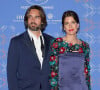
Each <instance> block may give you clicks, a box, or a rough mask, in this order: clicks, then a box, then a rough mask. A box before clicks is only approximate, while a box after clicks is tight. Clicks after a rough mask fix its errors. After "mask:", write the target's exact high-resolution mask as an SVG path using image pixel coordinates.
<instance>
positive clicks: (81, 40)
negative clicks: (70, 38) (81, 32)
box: [61, 37, 83, 46]
mask: <svg viewBox="0 0 100 90" xmlns="http://www.w3.org/2000/svg"><path fill="white" fill-rule="evenodd" d="M61 39H62V42H64V43H66V44H68V45H69V44H70V45H71V46H76V45H79V46H82V45H83V40H82V39H79V40H80V41H81V44H78V43H75V44H72V43H68V42H66V41H64V40H63V38H62V37H61Z"/></svg>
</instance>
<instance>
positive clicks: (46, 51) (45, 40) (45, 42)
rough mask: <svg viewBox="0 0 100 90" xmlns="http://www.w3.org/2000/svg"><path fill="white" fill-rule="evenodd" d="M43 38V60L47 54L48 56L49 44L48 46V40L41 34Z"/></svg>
mask: <svg viewBox="0 0 100 90" xmlns="http://www.w3.org/2000/svg"><path fill="white" fill-rule="evenodd" d="M43 37H44V45H45V46H44V47H45V48H44V49H45V52H44V60H45V58H46V57H47V54H48V51H49V44H50V40H49V39H48V37H46V35H45V34H43Z"/></svg>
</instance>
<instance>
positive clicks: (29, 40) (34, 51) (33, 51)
mask: <svg viewBox="0 0 100 90" xmlns="http://www.w3.org/2000/svg"><path fill="white" fill-rule="evenodd" d="M24 43H25V44H26V46H27V47H28V48H29V49H30V51H31V52H32V54H33V55H32V56H33V58H34V59H36V60H37V61H39V60H38V56H37V54H36V49H35V46H34V44H33V43H32V41H31V39H30V37H29V35H28V32H27V31H26V32H25V33H24Z"/></svg>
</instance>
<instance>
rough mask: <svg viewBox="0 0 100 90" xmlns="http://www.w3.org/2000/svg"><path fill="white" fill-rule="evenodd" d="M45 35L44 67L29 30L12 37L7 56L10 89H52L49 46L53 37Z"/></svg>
mask: <svg viewBox="0 0 100 90" xmlns="http://www.w3.org/2000/svg"><path fill="white" fill-rule="evenodd" d="M43 37H44V42H45V57H44V59H43V67H42V69H41V65H40V62H39V59H38V57H37V54H36V51H35V47H34V45H33V44H32V42H31V40H30V38H29V35H28V32H27V31H26V32H24V33H23V34H21V35H19V36H16V37H14V38H13V39H11V42H10V46H9V50H8V58H7V59H8V60H7V78H8V88H9V90H50V86H49V82H48V80H49V73H50V66H49V46H50V40H51V39H53V38H52V37H51V36H49V35H47V34H44V33H43ZM40 87H41V89H40Z"/></svg>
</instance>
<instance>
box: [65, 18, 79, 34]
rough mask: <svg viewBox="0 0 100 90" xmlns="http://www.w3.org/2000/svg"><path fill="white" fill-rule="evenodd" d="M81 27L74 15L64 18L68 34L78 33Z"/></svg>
mask: <svg viewBox="0 0 100 90" xmlns="http://www.w3.org/2000/svg"><path fill="white" fill-rule="evenodd" d="M78 28H79V24H78V23H77V22H76V21H75V19H74V18H73V17H72V16H69V17H66V18H65V19H64V30H65V32H66V33H67V35H76V33H77V31H78Z"/></svg>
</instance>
